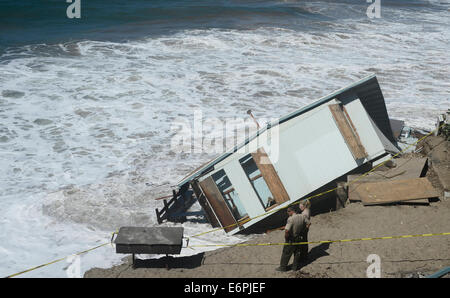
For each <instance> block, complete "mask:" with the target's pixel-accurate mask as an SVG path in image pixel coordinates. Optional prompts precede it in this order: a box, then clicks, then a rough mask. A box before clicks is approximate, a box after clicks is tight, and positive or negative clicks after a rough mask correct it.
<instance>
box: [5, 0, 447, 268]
mask: <svg viewBox="0 0 450 298" xmlns="http://www.w3.org/2000/svg"><path fill="white" fill-rule="evenodd" d="M379 3H380V5H379V10H377V11H378V12H379V15H378V16H375V17H374V16H373V15H370V14H368V9H369V6H370V5H371V3H368V2H367V1H364V0H343V1H326V0H325V1H318V0H316V1H308V0H303V1H301V0H298V1H291V0H286V1H267V0H241V1H238V0H234V1H231V0H230V1H225V0H222V1H219V0H215V1H213V0H203V1H198V0H191V1H188V0H180V1H172V0H165V1H162V0H158V1H151V0H147V1H145V0H135V1H131V0H130V1H124V0H122V1H119V0H109V1H100V0H89V1H86V0H81V2H80V18H68V16H67V12H66V10H67V7H68V6H69V5H70V3H66V1H64V0H47V1H32V0H20V1H17V0H15V1H13V0H2V1H1V2H0V212H1V216H0V231H1V233H0V276H6V275H9V274H13V273H16V272H19V271H22V270H25V269H27V268H30V267H33V266H37V265H40V264H42V263H46V262H49V261H52V260H54V259H57V258H61V257H64V256H68V255H70V254H73V253H76V252H79V251H83V250H85V249H88V248H91V247H94V246H96V245H99V244H101V243H104V242H108V241H109V240H110V237H111V232H113V231H115V230H116V229H118V228H119V227H121V226H125V225H149V226H151V225H155V224H156V216H155V211H154V209H155V208H161V205H162V202H161V201H157V200H155V198H157V197H159V196H163V195H167V194H170V193H171V186H173V185H176V184H177V182H178V181H179V180H181V178H183V177H184V176H185V175H186V174H187V173H189V172H190V171H192V170H193V169H195V168H196V167H198V166H199V165H200V164H202V163H204V162H206V161H207V160H209V159H211V158H213V157H215V155H216V154H214V153H206V152H204V153H202V152H174V150H172V148H171V139H172V138H173V136H174V130H173V124H174V123H176V121H179V120H180V119H187V120H188V121H193V117H194V116H193V115H194V113H195V111H201V112H202V114H203V116H204V117H205V118H207V117H210V118H215V119H219V120H226V119H234V118H236V117H241V118H244V117H248V116H247V114H246V111H247V110H248V109H252V111H253V113H254V115H255V116H256V117H257V118H261V119H262V118H274V117H275V118H278V117H281V116H283V115H285V114H287V113H289V112H292V111H293V110H295V109H298V108H300V107H302V106H304V105H306V104H309V103H311V102H313V101H315V100H316V99H318V98H320V97H321V96H324V95H327V94H328V93H330V92H332V91H334V90H336V89H339V88H341V87H344V86H345V85H348V84H350V83H353V82H354V81H356V80H358V79H360V78H363V77H365V76H367V75H370V74H373V73H375V74H376V75H377V78H378V80H379V82H380V86H381V89H382V91H383V94H384V97H385V100H386V105H387V110H388V113H389V116H390V117H392V118H395V119H400V120H404V121H405V122H406V124H407V125H410V126H414V127H417V128H422V129H426V130H431V129H433V128H434V125H435V122H436V117H437V115H439V114H440V113H443V112H445V111H446V110H447V109H448V108H450V104H449V103H450V96H449V90H450V81H449V78H450V55H449V54H448V48H449V41H450V18H449V10H450V2H449V1H448V0H445V1H444V0H436V1H431V0H430V1H406V0H404V1H400V0H397V1H395V0H381V1H380V2H379ZM370 16H371V17H370ZM193 210H194V211H195V210H200V207H199V206H198V205H195V206H194V207H193ZM164 225H167V226H172V225H180V224H174V223H165V224H164ZM182 225H183V226H184V227H185V235H186V236H189V235H194V234H197V233H200V232H204V231H208V230H209V229H210V225H209V224H207V223H205V222H202V221H201V220H200V219H196V220H191V221H188V222H186V223H183V224H182ZM249 237H251V236H227V235H225V234H224V233H223V232H215V233H213V234H208V235H207V236H205V237H203V238H202V237H200V239H194V238H193V239H191V244H215V243H216V244H218V243H237V242H240V241H243V240H246V239H248V238H249ZM210 249H212V248H210ZM200 251H201V250H199V249H196V250H191V249H188V250H183V254H185V255H190V254H195V253H199V252H200ZM148 257H153V256H148ZM121 258H123V255H116V254H115V252H114V249H113V248H112V247H111V246H104V247H102V248H99V249H98V250H95V251H92V252H89V253H87V254H84V255H82V256H81V258H80V264H81V272H80V274H83V272H85V271H86V270H88V269H90V268H92V267H109V266H111V265H113V264H118V263H120V262H121ZM70 265H71V263H68V262H66V261H62V262H59V263H55V264H52V265H49V266H46V267H43V268H40V269H37V270H34V271H31V272H28V273H26V274H23V275H21V276H22V277H66V276H67V274H68V273H67V271H68V268H69V267H70Z"/></svg>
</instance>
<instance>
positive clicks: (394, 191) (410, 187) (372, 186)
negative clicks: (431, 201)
mask: <svg viewBox="0 0 450 298" xmlns="http://www.w3.org/2000/svg"><path fill="white" fill-rule="evenodd" d="M354 193H355V195H356V196H359V197H360V198H361V201H362V203H363V204H364V205H377V204H387V203H394V202H401V201H409V200H417V199H427V198H434V197H438V196H439V193H438V192H437V191H436V189H434V187H433V186H432V185H431V183H430V181H428V179H427V178H414V179H404V180H392V181H380V182H366V183H361V184H360V186H359V187H357V188H356V189H355V191H354Z"/></svg>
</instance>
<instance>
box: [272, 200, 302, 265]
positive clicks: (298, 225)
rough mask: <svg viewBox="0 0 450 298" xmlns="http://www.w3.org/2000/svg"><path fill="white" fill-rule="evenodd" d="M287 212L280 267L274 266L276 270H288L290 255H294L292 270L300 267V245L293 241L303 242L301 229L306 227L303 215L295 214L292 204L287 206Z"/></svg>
mask: <svg viewBox="0 0 450 298" xmlns="http://www.w3.org/2000/svg"><path fill="white" fill-rule="evenodd" d="M287 213H288V216H289V217H288V219H287V223H286V226H285V228H284V238H285V240H286V244H285V245H284V246H283V251H282V254H281V260H280V267H278V268H276V270H277V271H281V272H284V271H287V270H288V269H287V265H288V263H289V259H290V258H291V256H292V255H294V261H293V264H292V270H294V271H296V270H298V269H300V252H301V251H300V245H295V244H294V243H298V242H303V234H304V231H303V230H304V229H305V228H306V221H305V217H304V216H303V215H301V214H297V213H296V212H295V210H294V208H293V207H292V206H290V207H288V208H287Z"/></svg>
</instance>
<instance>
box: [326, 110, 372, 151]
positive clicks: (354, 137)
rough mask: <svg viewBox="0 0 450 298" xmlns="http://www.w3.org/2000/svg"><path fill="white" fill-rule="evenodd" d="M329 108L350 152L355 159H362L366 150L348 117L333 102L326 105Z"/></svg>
mask: <svg viewBox="0 0 450 298" xmlns="http://www.w3.org/2000/svg"><path fill="white" fill-rule="evenodd" d="M328 107H329V108H330V111H331V114H332V115H333V118H334V121H335V122H336V125H337V127H338V128H339V131H340V132H341V134H342V136H343V137H344V140H345V142H346V143H347V146H348V148H349V149H350V152H351V153H352V155H353V157H354V158H355V159H362V158H365V157H367V152H366V149H365V148H364V146H363V145H362V143H361V140H360V139H359V135H358V134H357V132H356V129H355V128H354V126H353V127H352V125H353V123H351V122H349V121H351V119H350V117H348V119H347V117H346V116H345V114H344V111H343V110H342V108H341V106H340V105H339V104H333V105H329V106H328Z"/></svg>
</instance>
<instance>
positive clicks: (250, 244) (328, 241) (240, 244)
mask: <svg viewBox="0 0 450 298" xmlns="http://www.w3.org/2000/svg"><path fill="white" fill-rule="evenodd" d="M445 235H450V232H449V233H435V234H418V235H402V236H385V237H372V238H354V239H342V240H323V241H308V242H293V243H237V244H204V245H190V246H188V247H190V248H195V247H223V246H229V247H242V246H274V245H304V244H320V243H337V242H354V241H368V240H385V239H402V238H413V237H430V236H445Z"/></svg>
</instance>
